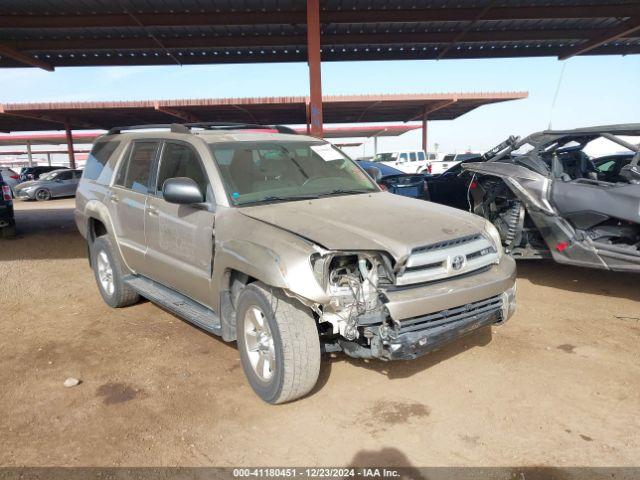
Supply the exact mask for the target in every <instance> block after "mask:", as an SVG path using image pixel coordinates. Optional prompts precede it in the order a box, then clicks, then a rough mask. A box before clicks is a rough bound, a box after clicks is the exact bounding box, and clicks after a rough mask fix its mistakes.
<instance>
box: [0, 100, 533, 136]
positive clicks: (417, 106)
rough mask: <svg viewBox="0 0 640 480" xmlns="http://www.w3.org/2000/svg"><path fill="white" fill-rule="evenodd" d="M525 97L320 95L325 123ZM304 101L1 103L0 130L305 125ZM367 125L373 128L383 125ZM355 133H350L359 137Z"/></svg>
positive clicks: (459, 110)
mask: <svg viewBox="0 0 640 480" xmlns="http://www.w3.org/2000/svg"><path fill="white" fill-rule="evenodd" d="M526 97H527V92H486V93H463V92H459V93H433V94H429V93H423V94H396V95H355V96H354V95H347V96H328V97H324V98H323V108H324V118H325V122H326V123H373V122H398V121H400V122H412V121H416V120H422V119H423V118H425V116H428V118H429V120H452V119H455V118H457V117H459V116H461V115H463V114H465V113H467V112H469V111H471V110H474V109H476V108H478V107H480V106H483V105H488V104H492V103H498V102H504V101H509V100H517V99H522V98H526ZM308 105H309V98H308V97H265V98H201V99H185V100H146V101H120V102H61V103H18V104H2V105H0V131H6V132H9V131H36V130H57V129H60V128H61V127H62V126H64V125H69V126H71V127H72V128H74V129H108V128H111V127H114V126H119V125H132V124H153V123H172V122H203V121H207V122H240V123H258V124H265V125H270V124H287V125H305V124H307V121H308V116H307V109H308ZM354 128H355V129H356V130H358V129H359V130H362V127H354ZM370 128H371V129H373V130H374V131H376V129H378V130H384V129H385V128H388V127H387V126H379V127H376V126H371V127H370ZM355 133H357V132H355ZM355 133H354V134H353V135H351V134H349V135H350V136H353V137H356V136H358V135H357V134H355ZM364 136H368V135H364Z"/></svg>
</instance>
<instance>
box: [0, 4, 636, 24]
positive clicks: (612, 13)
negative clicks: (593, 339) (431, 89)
mask: <svg viewBox="0 0 640 480" xmlns="http://www.w3.org/2000/svg"><path fill="white" fill-rule="evenodd" d="M482 10H483V7H464V8H457V7H453V8H423V9H409V8H406V9H398V10H391V9H388V10H373V9H372V10H365V9H357V10H349V11H347V10H323V11H322V19H323V22H325V23H380V22H410V23H415V22H423V21H442V22H447V21H450V22H458V21H471V20H473V19H474V18H476V17H477V16H478V14H479V13H480V12H481V11H482ZM637 12H638V7H637V5H636V4H618V5H611V4H600V5H589V6H588V7H583V6H573V5H559V6H546V5H545V6H525V7H494V8H492V9H491V11H490V12H489V13H488V14H487V15H486V16H485V17H484V19H485V20H541V19H546V18H551V19H554V18H556V19H564V18H606V17H617V18H624V17H632V16H635V15H637ZM136 20H137V21H136ZM305 21H306V18H305V12H304V11H303V10H296V11H283V12H273V11H270V12H269V11H267V12H263V11H259V12H258V11H255V12H254V11H247V12H212V11H209V12H201V11H191V12H184V11H182V12H180V11H175V12H172V13H164V12H162V13H140V12H136V13H135V19H134V18H132V17H131V16H130V15H129V14H127V13H108V14H76V12H73V13H72V14H57V15H37V14H33V15H10V14H4V15H0V28H92V27H138V26H139V24H140V23H141V24H143V25H144V26H145V27H163V26H205V25H225V26H226V25H255V24H256V23H260V24H262V25H280V24H289V25H291V24H304V23H305Z"/></svg>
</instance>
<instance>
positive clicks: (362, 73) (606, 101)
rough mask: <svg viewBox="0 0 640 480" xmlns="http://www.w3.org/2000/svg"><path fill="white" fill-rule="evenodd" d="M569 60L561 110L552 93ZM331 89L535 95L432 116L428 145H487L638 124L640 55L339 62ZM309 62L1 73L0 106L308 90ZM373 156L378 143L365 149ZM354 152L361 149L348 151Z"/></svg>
mask: <svg viewBox="0 0 640 480" xmlns="http://www.w3.org/2000/svg"><path fill="white" fill-rule="evenodd" d="M563 65H565V67H564V68H565V71H564V75H563V76H562V82H561V84H560V89H559V93H558V98H557V101H556V104H555V107H554V108H553V109H552V102H553V98H554V94H555V91H556V88H557V85H558V81H559V79H560V75H561V71H562V68H563ZM322 74H323V79H322V80H323V90H324V93H325V94H326V95H331V94H374V93H435V92H457V91H460V92H481V91H483V92H486V91H516V90H518V91H519V90H524V91H528V92H529V98H528V99H526V100H519V101H514V102H508V103H503V104H498V105H490V106H486V107H481V108H479V109H477V110H476V111H473V112H471V113H469V114H467V115H465V116H463V117H460V118H459V119H457V120H454V121H441V122H430V126H429V133H430V135H429V147H430V148H433V144H434V143H438V144H439V149H440V151H441V152H453V151H464V150H466V149H468V148H471V149H473V150H485V149H488V148H490V147H491V146H493V145H494V144H496V143H499V142H500V141H501V140H503V139H504V138H506V137H507V136H508V135H512V134H514V135H526V134H528V133H531V132H533V131H536V130H540V129H544V128H546V127H547V126H548V125H549V123H550V122H551V123H552V125H553V127H554V128H573V127H580V126H590V125H599V124H608V123H625V122H640V55H636V56H633V55H632V56H627V57H622V56H602V57H577V58H572V59H570V60H568V61H567V62H564V63H563V62H560V61H558V60H556V59H555V58H527V59H495V60H443V61H390V62H333V63H325V64H323V66H322ZM307 75H308V73H307V66H306V64H302V63H299V64H276V63H270V64H255V65H211V66H184V67H178V66H167V67H99V68H93V67H91V68H89V67H83V68H59V69H57V70H56V71H55V72H53V73H50V72H45V71H42V70H36V69H7V70H0V85H1V86H2V88H0V103H1V102H5V103H7V102H30V101H32V102H36V101H37V102H42V101H83V100H144V99H173V98H198V97H253V96H288V95H306V94H307V89H308V77H307ZM419 145H420V137H419V133H418V132H412V133H409V134H405V135H403V136H402V137H399V138H397V139H381V140H380V142H379V151H384V150H392V149H399V148H419ZM366 148H367V151H366V153H371V151H372V144H371V143H369V144H367V146H366ZM349 153H351V154H352V155H353V156H358V155H360V154H361V153H362V149H361V148H359V149H351V150H349Z"/></svg>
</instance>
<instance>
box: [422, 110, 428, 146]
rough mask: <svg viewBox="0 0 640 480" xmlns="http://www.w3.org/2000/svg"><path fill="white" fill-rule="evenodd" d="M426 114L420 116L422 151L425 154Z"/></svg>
mask: <svg viewBox="0 0 640 480" xmlns="http://www.w3.org/2000/svg"><path fill="white" fill-rule="evenodd" d="M427 147H428V145H427V114H426V113H425V114H424V115H422V150H424V153H427V150H428V148H427Z"/></svg>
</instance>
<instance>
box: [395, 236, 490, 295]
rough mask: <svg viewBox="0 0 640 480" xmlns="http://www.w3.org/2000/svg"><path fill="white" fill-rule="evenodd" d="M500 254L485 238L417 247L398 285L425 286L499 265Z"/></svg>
mask: <svg viewBox="0 0 640 480" xmlns="http://www.w3.org/2000/svg"><path fill="white" fill-rule="evenodd" d="M498 260H499V255H498V252H497V251H496V249H495V247H494V245H493V243H492V242H491V241H490V240H489V239H488V238H486V237H485V236H484V235H481V234H476V235H468V236H465V237H459V238H456V239H453V240H446V241H443V242H438V243H433V244H431V245H426V246H424V247H418V248H414V249H413V250H412V252H411V255H409V258H408V259H407V263H406V264H405V265H404V268H403V269H402V270H401V271H400V273H399V274H398V275H397V276H396V282H395V285H396V286H406V285H415V284H423V283H428V282H432V281H436V280H442V279H445V278H450V277H456V276H459V275H465V274H468V273H470V272H473V271H480V270H483V269H484V268H486V267H487V266H489V265H492V264H494V263H497V262H498Z"/></svg>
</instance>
